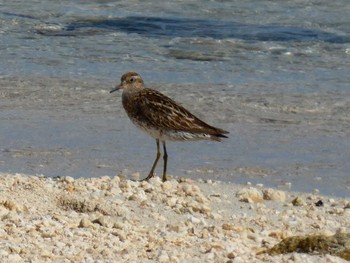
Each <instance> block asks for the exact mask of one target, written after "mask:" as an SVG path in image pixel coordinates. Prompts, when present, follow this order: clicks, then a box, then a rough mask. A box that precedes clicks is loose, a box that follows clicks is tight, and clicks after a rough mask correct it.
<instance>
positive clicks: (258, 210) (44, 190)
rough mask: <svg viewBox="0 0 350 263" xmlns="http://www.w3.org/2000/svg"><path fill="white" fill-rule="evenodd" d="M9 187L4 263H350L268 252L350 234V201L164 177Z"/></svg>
mask: <svg viewBox="0 0 350 263" xmlns="http://www.w3.org/2000/svg"><path fill="white" fill-rule="evenodd" d="M0 187H1V188H0V189H1V191H0V204H1V205H0V218H1V221H0V224H1V231H0V235H1V237H2V242H1V247H0V261H2V262H23V261H34V262H97V261H100V262H116V259H117V262H304V261H307V262H346V260H345V259H342V258H341V257H338V256H336V255H334V253H333V254H332V253H327V252H325V253H324V254H322V253H323V252H321V253H316V252H313V253H296V252H292V253H287V254H278V255H269V254H268V253H265V252H266V251H267V250H268V249H270V248H272V247H273V246H274V245H276V244H278V243H279V242H281V241H282V240H283V239H285V238H290V237H294V236H309V235H322V236H325V237H329V236H332V235H334V234H337V233H338V234H339V233H341V234H344V235H349V233H347V231H348V229H350V221H349V220H348V218H350V199H349V198H336V197H327V196H322V195H319V194H311V193H295V192H287V191H281V190H276V189H272V188H264V187H251V186H243V185H235V184H226V183H223V182H215V181H210V180H208V181H206V182H203V181H195V180H192V179H186V178H180V179H177V180H175V179H172V180H170V181H167V182H165V183H162V182H161V181H160V179H159V178H158V177H156V178H154V179H153V178H152V179H151V180H150V182H134V181H130V180H126V179H123V178H120V177H118V176H116V177H112V178H111V177H107V176H104V177H99V178H88V179H85V178H79V179H74V178H72V177H69V176H68V177H64V178H60V179H52V178H46V177H38V176H31V175H24V174H6V173H0ZM349 244H350V241H348V242H347V243H346V244H345V246H350V245H349ZM345 249H350V248H349V247H346V248H345ZM347 251H348V250H346V253H348V252H347ZM331 254H332V255H331Z"/></svg>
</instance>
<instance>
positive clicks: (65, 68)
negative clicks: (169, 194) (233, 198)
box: [0, 0, 350, 196]
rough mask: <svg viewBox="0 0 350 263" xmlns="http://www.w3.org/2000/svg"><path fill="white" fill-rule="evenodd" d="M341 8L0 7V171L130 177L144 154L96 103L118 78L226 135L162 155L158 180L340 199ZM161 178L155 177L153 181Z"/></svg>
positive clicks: (139, 141) (344, 187) (349, 104)
mask: <svg viewBox="0 0 350 263" xmlns="http://www.w3.org/2000/svg"><path fill="white" fill-rule="evenodd" d="M349 12H350V3H348V1H346V0H343V1H337V2H329V1H283V2H271V1H249V2H242V1H204V0H203V1H184V2H179V1H177V2H176V3H163V2H160V1H147V2H143V1H118V2H112V1H111V2H110V1H74V2H73V3H72V1H60V2H59V3H55V2H52V1H40V0H38V1H34V0H32V1H13V2H10V3H6V4H3V5H1V6H0V36H1V40H0V41H1V42H0V58H1V61H4V62H5V63H0V73H1V78H0V92H1V93H0V97H1V100H0V109H1V111H0V121H1V125H0V141H1V146H0V149H1V152H0V171H2V172H5V171H10V172H26V173H34V174H35V173H38V174H41V173H42V174H45V175H48V176H64V175H73V176H84V177H90V176H100V175H105V174H107V175H114V174H116V173H119V172H120V171H124V172H123V173H125V174H130V173H133V172H135V171H141V177H144V176H145V175H146V174H147V172H148V170H149V168H150V166H151V164H152V161H153V158H154V154H155V143H154V141H153V140H152V139H150V138H148V137H147V136H146V135H144V134H142V133H141V132H139V131H138V130H137V129H136V128H134V127H133V126H132V124H131V123H130V122H129V120H128V119H127V117H126V115H125V113H124V110H123V109H122V106H121V101H120V94H116V93H114V94H113V95H110V94H109V93H108V91H109V90H110V89H111V88H112V87H113V86H114V85H115V84H116V83H117V82H118V81H119V78H120V75H121V74H122V73H124V72H126V71H129V70H135V71H137V72H139V73H140V74H141V75H142V77H143V78H144V80H145V82H146V85H148V86H153V87H154V88H156V89H158V90H160V91H162V92H164V93H166V94H167V95H169V96H171V97H172V98H174V99H175V100H177V101H179V102H181V103H182V104H183V105H184V106H186V107H187V108H189V109H190V110H191V111H192V112H194V113H195V114H196V115H198V116H199V117H201V118H203V119H204V120H206V121H208V122H209V123H211V124H213V125H215V126H218V127H222V128H224V129H227V130H229V131H230V138H229V139H228V140H225V142H224V143H212V142H193V143H169V144H168V151H169V158H170V159H169V173H170V174H173V175H175V176H183V175H184V176H189V177H194V178H196V177H201V178H207V179H208V178H209V179H219V180H224V181H231V182H238V183H245V182H247V181H250V182H252V183H263V184H265V185H268V186H278V187H289V186H290V184H289V183H291V188H292V190H296V191H312V190H313V189H315V188H317V189H319V190H320V192H321V193H323V194H330V195H338V196H349V195H350V177H349V171H350V165H349V161H348V160H349V157H350V150H349V149H350V140H349V135H350V132H349V128H350V127H349V126H350V96H349V95H350V87H349V83H350V74H349V69H350V30H349V28H350V21H349V19H348V14H349ZM159 172H160V169H159Z"/></svg>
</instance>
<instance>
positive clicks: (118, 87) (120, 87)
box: [109, 84, 123, 93]
mask: <svg viewBox="0 0 350 263" xmlns="http://www.w3.org/2000/svg"><path fill="white" fill-rule="evenodd" d="M122 88H123V87H122V84H119V85H118V86H116V87H115V88H114V89H112V90H111V91H110V92H109V93H112V92H114V91H117V90H120V89H122Z"/></svg>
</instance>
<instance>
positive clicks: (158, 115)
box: [137, 89, 227, 134]
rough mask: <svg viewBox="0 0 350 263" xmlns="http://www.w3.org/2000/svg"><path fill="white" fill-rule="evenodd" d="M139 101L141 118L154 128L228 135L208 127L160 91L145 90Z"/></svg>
mask: <svg viewBox="0 0 350 263" xmlns="http://www.w3.org/2000/svg"><path fill="white" fill-rule="evenodd" d="M137 100H138V103H137V104H138V106H139V109H138V113H139V114H140V117H142V118H145V119H147V121H148V123H149V124H151V125H152V126H155V127H158V128H161V129H167V130H175V131H187V132H193V133H208V134H221V133H227V132H226V131H224V130H221V129H218V128H215V127H212V126H210V125H208V124H207V123H205V122H204V121H202V120H200V119H199V118H197V117H196V116H195V115H193V114H192V113H190V112H189V111H188V110H186V109H185V108H184V107H182V106H181V105H179V104H177V103H176V102H175V101H173V100H172V99H170V98H168V97H167V96H165V95H163V94H161V93H160V92H158V91H155V90H152V89H143V90H142V92H141V93H140V94H139V96H138V99H137Z"/></svg>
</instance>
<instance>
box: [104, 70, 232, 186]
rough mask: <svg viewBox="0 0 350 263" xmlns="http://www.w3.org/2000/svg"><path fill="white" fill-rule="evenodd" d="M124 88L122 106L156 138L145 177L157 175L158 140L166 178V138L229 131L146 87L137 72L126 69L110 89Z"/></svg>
mask: <svg viewBox="0 0 350 263" xmlns="http://www.w3.org/2000/svg"><path fill="white" fill-rule="evenodd" d="M119 89H122V90H123V94H122V102H123V107H124V109H125V111H126V113H127V114H128V116H129V118H130V119H131V121H132V122H133V123H134V124H135V125H136V126H137V127H139V128H140V129H141V130H143V131H145V132H146V133H147V134H149V135H150V136H152V137H153V138H154V139H155V140H156V144H157V155H156V159H155V160H154V163H153V165H152V168H151V171H150V172H149V174H148V176H147V177H146V178H145V179H144V180H149V179H151V178H152V177H153V176H154V170H155V168H156V166H157V163H158V160H159V158H160V156H161V153H160V149H159V142H162V144H163V151H164V154H163V159H164V167H163V182H164V181H166V179H167V178H166V171H167V161H168V154H167V151H166V144H165V143H166V141H196V140H211V141H218V142H219V141H221V138H227V136H225V135H224V134H227V133H229V132H228V131H225V130H223V129H219V128H215V127H213V126H210V125H209V124H207V123H205V122H204V121H202V120H200V119H199V118H197V117H196V116H194V115H193V114H192V113H190V112H189V111H188V110H186V109H185V108H184V107H182V106H181V105H179V104H178V103H176V102H175V101H174V100H172V99H170V98H168V97H167V96H165V95H163V94H162V93H160V92H158V91H156V90H154V89H150V88H145V86H144V82H143V80H142V78H141V76H140V75H139V74H137V73H136V72H128V73H125V74H124V75H123V76H122V77H121V82H120V84H119V85H118V86H116V87H115V88H114V89H112V90H111V91H110V93H112V92H114V91H117V90H119Z"/></svg>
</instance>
